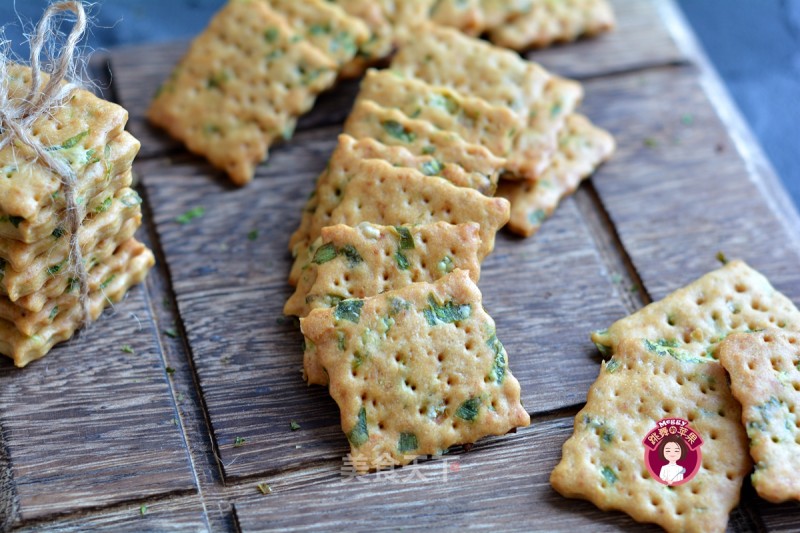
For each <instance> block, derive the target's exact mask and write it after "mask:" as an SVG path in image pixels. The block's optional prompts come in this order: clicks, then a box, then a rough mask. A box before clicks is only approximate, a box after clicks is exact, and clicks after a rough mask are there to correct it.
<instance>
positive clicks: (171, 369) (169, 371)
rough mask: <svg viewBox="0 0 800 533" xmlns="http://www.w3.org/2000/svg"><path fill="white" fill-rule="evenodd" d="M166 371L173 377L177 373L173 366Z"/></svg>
mask: <svg viewBox="0 0 800 533" xmlns="http://www.w3.org/2000/svg"><path fill="white" fill-rule="evenodd" d="M165 370H166V371H167V375H168V376H171V375H172V374H174V373H175V369H174V368H172V367H171V366H168V367H167V368H166V369H165Z"/></svg>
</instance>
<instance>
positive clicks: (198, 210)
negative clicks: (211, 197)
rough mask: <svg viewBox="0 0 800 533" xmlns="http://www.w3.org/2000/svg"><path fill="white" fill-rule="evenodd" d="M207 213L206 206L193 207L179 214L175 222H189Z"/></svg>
mask: <svg viewBox="0 0 800 533" xmlns="http://www.w3.org/2000/svg"><path fill="white" fill-rule="evenodd" d="M205 213H206V208H205V207H202V206H198V207H193V208H191V209H189V210H188V211H186V212H185V213H184V214H182V215H180V216H178V217H177V218H176V219H175V222H177V223H178V224H188V223H189V222H191V221H192V220H194V219H196V218H200V217H201V216H203V215H205Z"/></svg>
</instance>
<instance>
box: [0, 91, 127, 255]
mask: <svg viewBox="0 0 800 533" xmlns="http://www.w3.org/2000/svg"><path fill="white" fill-rule="evenodd" d="M93 98H94V97H93ZM60 109H64V108H60ZM126 116H127V115H126ZM123 124H124V122H123ZM82 127H83V126H82ZM48 129H49V127H48V128H44V131H47V130H48ZM63 130H64V131H67V130H68V128H66V127H65V128H63ZM69 131H74V130H72V129H71V128H69ZM90 131H91V130H88V129H87V130H84V131H83V132H82V133H79V134H77V135H76V136H74V137H72V138H67V139H64V138H63V137H59V136H56V135H55V134H53V135H47V136H45V134H44V133H41V132H40V140H41V141H42V142H43V143H45V146H48V147H50V148H51V150H50V151H51V152H53V153H54V154H56V155H57V156H63V157H66V158H67V159H68V160H69V161H82V160H86V164H85V165H83V167H81V168H76V172H79V173H78V174H77V178H78V181H77V187H76V189H75V196H76V200H77V202H78V210H79V213H78V214H79V216H80V218H83V217H84V216H85V215H86V213H87V212H92V210H93V209H94V208H95V207H97V204H96V203H95V202H96V198H97V197H99V196H102V195H103V194H104V193H105V192H106V191H107V190H109V189H114V188H120V187H126V186H128V185H129V184H130V182H127V183H124V182H122V183H121V182H120V179H119V178H121V177H125V176H126V175H127V172H128V171H129V170H130V168H131V164H132V163H133V159H134V157H136V154H137V153H138V152H139V146H140V145H139V141H137V140H136V139H135V138H134V137H133V136H131V135H130V134H129V133H127V132H125V131H123V132H121V133H119V135H117V136H116V137H114V138H111V139H110V140H108V141H107V142H104V143H101V144H100V145H98V146H95V147H91V146H90V145H89V144H87V143H88V142H91V141H87V139H90V133H89V132H90ZM98 131H102V130H100V129H98ZM98 142H99V141H98ZM49 143H55V144H49ZM22 152H24V150H22V149H19V148H18V147H15V148H14V149H13V150H10V148H9V147H6V149H4V150H3V151H2V152H0V238H4V239H13V240H16V241H20V242H24V243H28V244H32V243H35V242H37V241H40V240H42V239H45V238H46V237H47V236H49V235H50V234H51V233H52V232H53V231H54V230H55V229H56V227H57V226H58V224H60V223H61V222H62V221H63V210H64V209H65V208H66V200H65V197H64V194H63V192H62V190H61V181H60V180H59V177H58V176H56V175H55V174H54V173H53V172H52V171H51V170H49V169H48V168H47V167H46V166H45V165H44V164H43V163H41V162H32V161H27V162H26V161H25V158H24V157H23V153H22Z"/></svg>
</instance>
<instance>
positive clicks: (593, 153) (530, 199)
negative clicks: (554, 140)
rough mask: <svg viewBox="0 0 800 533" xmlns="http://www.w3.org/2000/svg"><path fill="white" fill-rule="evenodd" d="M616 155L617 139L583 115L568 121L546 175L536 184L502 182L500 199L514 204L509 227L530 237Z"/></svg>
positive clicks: (573, 116)
mask: <svg viewBox="0 0 800 533" xmlns="http://www.w3.org/2000/svg"><path fill="white" fill-rule="evenodd" d="M613 152H614V138H613V137H612V136H611V135H610V134H609V133H608V132H606V131H604V130H601V129H600V128H597V127H595V126H593V125H592V123H591V122H589V120H588V119H587V118H586V117H584V116H581V115H577V114H572V115H570V116H568V117H567V124H566V128H565V129H564V130H563V131H562V132H561V134H560V135H559V143H558V151H557V152H556V154H555V155H554V156H553V159H552V161H551V162H550V168H548V169H547V170H546V171H545V172H544V174H542V176H541V177H540V178H538V179H537V180H536V181H519V180H512V181H508V180H501V182H500V185H499V187H498V188H497V195H498V196H502V197H503V198H507V199H508V201H509V202H511V219H510V220H509V222H508V227H509V229H510V230H511V231H513V232H514V233H516V234H518V235H522V236H523V237H530V236H531V235H533V234H534V233H536V231H538V229H539V227H540V226H541V225H542V223H543V222H544V220H545V219H546V218H548V217H549V216H550V215H551V214H552V213H553V211H554V210H555V208H556V207H557V206H558V203H559V202H560V201H561V200H562V199H563V198H564V197H566V196H567V195H569V194H572V193H573V192H575V189H577V188H578V185H580V182H581V181H582V180H583V179H584V178H587V177H589V176H590V175H591V174H592V173H593V172H594V171H595V169H596V168H597V167H598V166H599V165H600V164H601V163H603V162H604V161H606V160H607V159H608V158H609V157H611V154H612V153H613Z"/></svg>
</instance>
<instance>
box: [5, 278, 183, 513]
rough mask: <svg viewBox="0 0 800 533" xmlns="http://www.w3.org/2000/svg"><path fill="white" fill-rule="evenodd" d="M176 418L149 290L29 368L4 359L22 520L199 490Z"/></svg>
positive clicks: (9, 444)
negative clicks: (148, 299)
mask: <svg viewBox="0 0 800 533" xmlns="http://www.w3.org/2000/svg"><path fill="white" fill-rule="evenodd" d="M125 344H129V345H130V346H131V348H132V349H133V350H134V352H135V353H133V354H129V353H124V352H122V350H121V347H122V346H123V345H125ZM175 414H176V413H175V409H174V406H173V404H172V402H171V401H170V398H169V395H168V389H167V375H166V373H165V371H164V367H163V366H162V364H161V356H160V351H159V348H158V344H157V342H156V338H155V335H154V330H153V327H152V323H151V322H150V320H149V318H148V311H147V306H146V302H145V294H144V292H143V291H142V288H141V287H137V288H134V289H133V290H132V291H131V292H130V293H129V294H128V297H127V298H126V299H125V300H124V301H123V302H122V303H120V304H117V305H116V306H115V308H114V309H113V310H112V311H107V312H106V313H104V315H103V316H102V317H101V319H100V320H99V321H97V322H95V323H94V324H93V325H92V326H91V327H90V328H89V329H88V330H85V331H83V332H82V333H81V334H80V336H79V337H78V338H76V339H73V340H72V341H70V342H69V343H66V344H62V345H60V346H58V347H56V348H55V349H53V350H52V351H51V353H50V354H49V355H48V356H47V357H46V358H44V359H42V360H39V361H36V362H34V363H32V364H31V365H29V367H28V368H26V369H24V370H19V369H16V368H13V367H12V366H11V364H10V363H8V362H7V360H6V359H3V361H2V362H0V424H2V427H3V433H4V437H5V444H6V449H7V451H8V453H9V455H10V457H11V463H12V473H13V476H14V481H15V485H16V490H17V495H18V498H19V515H18V517H17V518H18V520H20V521H25V520H31V519H42V518H44V517H48V516H51V515H57V514H63V513H67V512H69V513H72V512H75V511H77V510H80V509H88V508H96V507H101V506H105V505H111V504H115V503H119V502H124V501H129V500H139V499H145V498H151V497H154V496H159V495H166V494H171V493H180V492H190V491H194V490H195V485H194V481H193V476H192V474H191V470H190V468H189V464H188V461H187V455H186V449H185V447H184V443H183V439H182V438H181V434H180V431H179V430H178V427H177V425H176V419H175Z"/></svg>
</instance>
